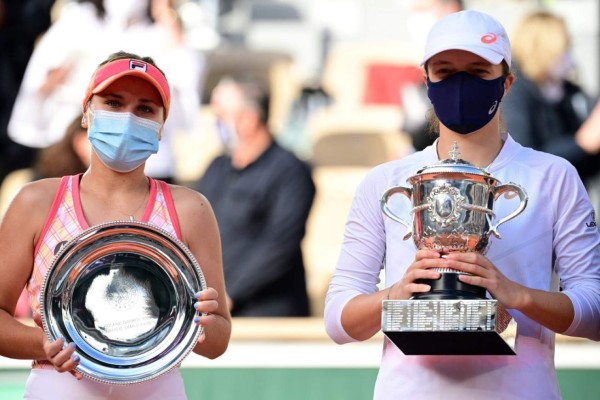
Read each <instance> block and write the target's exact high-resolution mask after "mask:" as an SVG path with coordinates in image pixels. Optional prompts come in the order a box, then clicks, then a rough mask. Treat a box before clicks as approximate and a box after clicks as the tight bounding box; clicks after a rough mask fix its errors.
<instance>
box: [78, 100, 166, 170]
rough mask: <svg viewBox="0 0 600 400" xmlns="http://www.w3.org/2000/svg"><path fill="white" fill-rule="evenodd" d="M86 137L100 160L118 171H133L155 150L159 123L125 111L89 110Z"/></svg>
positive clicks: (156, 148) (156, 149)
mask: <svg viewBox="0 0 600 400" xmlns="http://www.w3.org/2000/svg"><path fill="white" fill-rule="evenodd" d="M90 113H92V116H93V120H92V125H91V126H90V129H89V130H88V136H89V138H90V142H91V144H92V148H93V149H94V151H95V152H96V154H97V155H98V157H100V160H102V162H103V163H104V164H105V165H106V166H107V167H109V168H111V169H113V170H115V171H118V172H129V171H133V170H134V169H136V168H137V167H139V166H140V165H142V164H143V163H144V162H145V161H146V160H147V159H148V157H150V156H151V155H152V154H155V153H156V152H157V151H158V136H159V132H160V128H161V124H160V123H158V122H155V121H151V120H149V119H145V118H140V117H137V116H135V115H133V114H131V113H128V112H113V111H103V110H97V111H94V112H92V111H90Z"/></svg>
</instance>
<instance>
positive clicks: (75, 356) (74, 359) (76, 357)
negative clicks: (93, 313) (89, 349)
mask: <svg viewBox="0 0 600 400" xmlns="http://www.w3.org/2000/svg"><path fill="white" fill-rule="evenodd" d="M71 358H72V359H73V361H75V362H79V356H78V355H76V354H73V355H72V356H71Z"/></svg>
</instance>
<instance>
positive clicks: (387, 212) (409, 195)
mask: <svg viewBox="0 0 600 400" xmlns="http://www.w3.org/2000/svg"><path fill="white" fill-rule="evenodd" d="M397 193H401V194H403V195H405V196H406V197H407V198H408V199H409V200H410V199H411V198H412V189H410V188H405V187H401V186H394V187H391V188H389V189H388V190H386V191H385V192H383V196H381V200H380V202H381V210H382V211H383V213H384V214H385V215H387V216H388V217H390V218H391V219H393V220H394V221H396V222H399V223H401V224H402V225H404V226H405V227H406V229H407V230H408V232H407V233H406V235H404V237H403V239H404V240H406V239H408V238H409V237H411V235H412V233H413V232H412V227H411V226H410V224H409V223H408V222H406V221H405V220H403V219H402V218H400V217H399V216H397V215H396V214H394V213H393V212H392V210H390V208H389V207H388V206H387V201H388V199H389V198H390V197H392V196H393V195H395V194H397Z"/></svg>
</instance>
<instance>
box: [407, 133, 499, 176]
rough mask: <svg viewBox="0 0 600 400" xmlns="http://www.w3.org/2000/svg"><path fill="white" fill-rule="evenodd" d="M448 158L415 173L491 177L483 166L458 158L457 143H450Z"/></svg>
mask: <svg viewBox="0 0 600 400" xmlns="http://www.w3.org/2000/svg"><path fill="white" fill-rule="evenodd" d="M448 154H449V155H450V158H446V159H444V160H441V161H440V162H438V163H436V164H433V165H429V166H425V167H423V168H421V169H420V170H419V171H417V175H424V174H431V173H434V174H440V173H453V174H454V173H459V174H465V175H477V176H484V177H492V176H491V175H490V173H489V172H488V171H487V170H485V168H479V167H477V166H475V165H473V164H471V163H470V162H468V161H466V160H463V159H462V158H459V156H460V152H459V151H458V143H457V142H454V143H453V144H452V150H450V151H449V152H448Z"/></svg>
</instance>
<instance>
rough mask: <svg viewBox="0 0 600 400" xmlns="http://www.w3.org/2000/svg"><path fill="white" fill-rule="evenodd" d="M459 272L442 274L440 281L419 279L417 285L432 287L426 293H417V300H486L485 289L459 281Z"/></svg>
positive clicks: (415, 297)
mask: <svg viewBox="0 0 600 400" xmlns="http://www.w3.org/2000/svg"><path fill="white" fill-rule="evenodd" d="M459 275H461V274H459V273H457V272H442V273H440V278H439V279H419V280H417V281H416V282H417V283H424V284H426V285H429V286H431V290H430V291H429V292H425V293H415V294H414V295H413V297H412V298H413V299H415V300H479V299H485V298H486V296H485V288H482V287H481V286H475V285H470V284H468V283H464V282H461V281H459V280H458V277H459Z"/></svg>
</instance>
